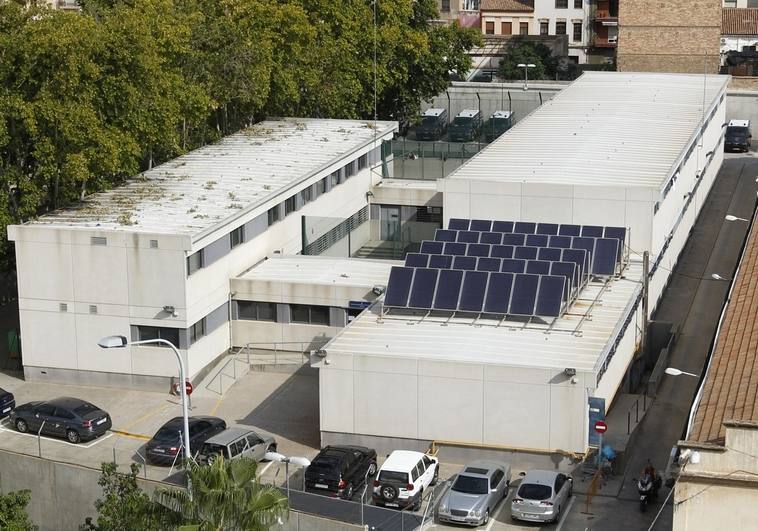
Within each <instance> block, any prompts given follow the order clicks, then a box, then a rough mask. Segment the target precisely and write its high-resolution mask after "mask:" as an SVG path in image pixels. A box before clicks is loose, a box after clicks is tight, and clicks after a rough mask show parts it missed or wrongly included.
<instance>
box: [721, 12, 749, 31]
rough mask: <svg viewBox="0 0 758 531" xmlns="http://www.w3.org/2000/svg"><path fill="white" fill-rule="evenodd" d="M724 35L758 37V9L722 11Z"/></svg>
mask: <svg viewBox="0 0 758 531" xmlns="http://www.w3.org/2000/svg"><path fill="white" fill-rule="evenodd" d="M721 34H722V35H758V9H756V8H737V7H727V8H724V9H722V10H721Z"/></svg>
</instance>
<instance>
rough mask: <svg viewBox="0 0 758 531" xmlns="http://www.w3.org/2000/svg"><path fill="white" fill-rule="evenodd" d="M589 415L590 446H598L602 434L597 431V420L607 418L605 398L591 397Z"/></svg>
mask: <svg viewBox="0 0 758 531" xmlns="http://www.w3.org/2000/svg"><path fill="white" fill-rule="evenodd" d="M588 402H589V417H590V422H589V425H588V429H589V437H588V439H587V441H588V443H589V445H590V446H592V447H594V448H598V447H599V446H600V434H599V433H598V432H596V431H595V422H597V421H598V420H605V398H596V397H594V396H591V397H589V399H588Z"/></svg>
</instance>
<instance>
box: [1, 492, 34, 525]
mask: <svg viewBox="0 0 758 531" xmlns="http://www.w3.org/2000/svg"><path fill="white" fill-rule="evenodd" d="M31 496H32V495H31V491H28V490H18V491H15V492H9V493H7V494H0V529H3V530H6V531H35V530H36V529H37V526H36V525H34V524H33V523H32V521H31V520H30V519H29V515H28V514H26V506H27V505H28V504H29V500H31Z"/></svg>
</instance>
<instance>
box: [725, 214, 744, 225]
mask: <svg viewBox="0 0 758 531" xmlns="http://www.w3.org/2000/svg"><path fill="white" fill-rule="evenodd" d="M724 219H725V220H726V221H746V222H748V223H750V220H749V219H745V218H740V217H737V216H733V215H731V214H727V215H726V216H724Z"/></svg>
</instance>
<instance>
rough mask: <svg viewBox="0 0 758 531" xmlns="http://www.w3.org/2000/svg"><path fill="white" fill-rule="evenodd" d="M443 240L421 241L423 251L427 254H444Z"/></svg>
mask: <svg viewBox="0 0 758 531" xmlns="http://www.w3.org/2000/svg"><path fill="white" fill-rule="evenodd" d="M443 245H444V244H443V243H442V242H433V241H431V240H424V241H423V242H421V251H420V252H422V253H425V254H442V246H443Z"/></svg>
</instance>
